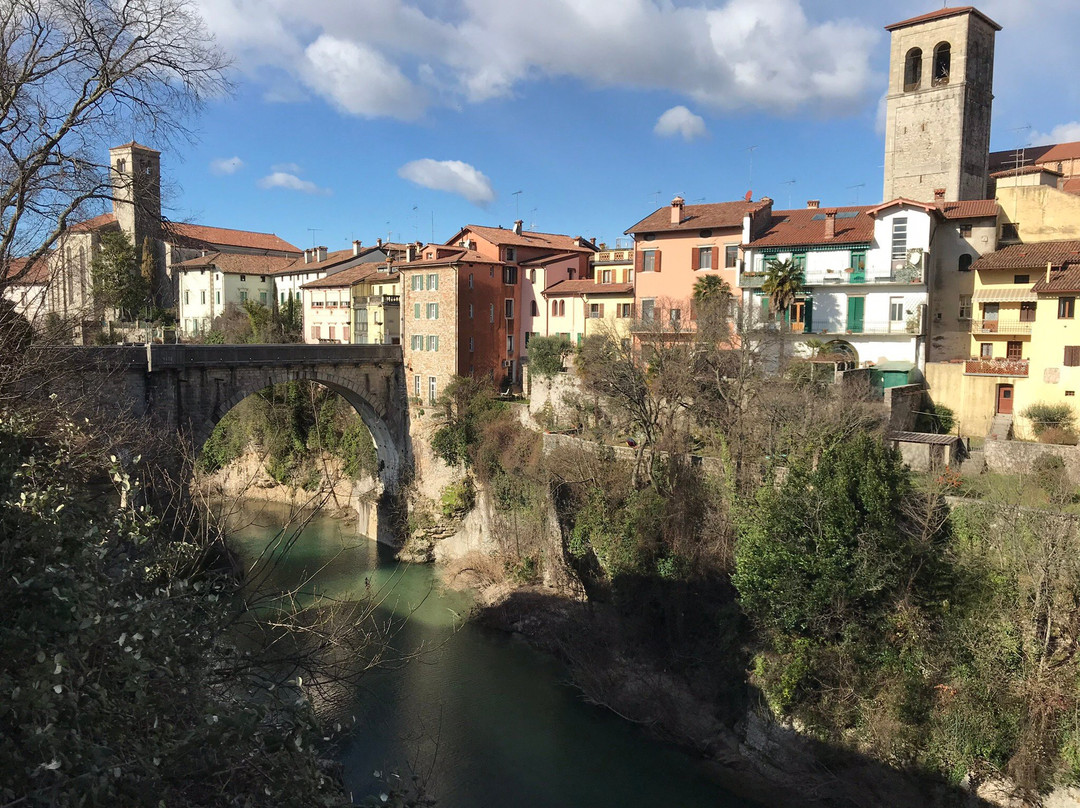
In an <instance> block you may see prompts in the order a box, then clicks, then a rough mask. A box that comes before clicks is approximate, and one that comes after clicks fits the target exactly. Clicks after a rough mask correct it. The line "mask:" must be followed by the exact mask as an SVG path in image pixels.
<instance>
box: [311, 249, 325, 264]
mask: <svg viewBox="0 0 1080 808" xmlns="http://www.w3.org/2000/svg"><path fill="white" fill-rule="evenodd" d="M312 252H313V253H315V261H316V262H318V261H325V260H326V247H316V248H315V249H314V250H312Z"/></svg>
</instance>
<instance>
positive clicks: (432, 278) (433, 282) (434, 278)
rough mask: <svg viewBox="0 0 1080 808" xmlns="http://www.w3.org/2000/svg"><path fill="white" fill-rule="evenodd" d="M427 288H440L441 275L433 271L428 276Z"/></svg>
mask: <svg viewBox="0 0 1080 808" xmlns="http://www.w3.org/2000/svg"><path fill="white" fill-rule="evenodd" d="M427 288H428V289H429V290H433V289H438V288H439V276H438V274H437V273H434V272H433V273H431V274H430V275H428V276H427Z"/></svg>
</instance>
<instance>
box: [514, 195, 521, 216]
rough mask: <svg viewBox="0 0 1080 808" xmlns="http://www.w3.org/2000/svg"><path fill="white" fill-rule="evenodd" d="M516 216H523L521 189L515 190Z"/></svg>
mask: <svg viewBox="0 0 1080 808" xmlns="http://www.w3.org/2000/svg"><path fill="white" fill-rule="evenodd" d="M513 197H514V216H515V217H517V218H518V219H520V218H521V191H514V193H513Z"/></svg>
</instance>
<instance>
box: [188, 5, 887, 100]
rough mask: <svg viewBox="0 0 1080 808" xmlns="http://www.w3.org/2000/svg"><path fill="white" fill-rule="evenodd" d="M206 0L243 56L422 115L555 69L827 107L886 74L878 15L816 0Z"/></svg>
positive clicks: (710, 95)
mask: <svg viewBox="0 0 1080 808" xmlns="http://www.w3.org/2000/svg"><path fill="white" fill-rule="evenodd" d="M199 2H200V4H201V6H202V9H203V12H204V14H205V15H206V17H207V21H208V24H209V25H210V27H211V29H213V30H215V32H216V34H217V37H218V40H219V41H220V42H221V44H222V45H223V46H225V47H226V48H228V49H229V51H230V52H231V53H233V54H234V55H235V56H236V59H237V62H238V64H239V65H240V67H241V69H243V70H245V71H247V72H248V73H250V74H252V75H255V76H259V77H261V78H262V79H263V80H264V81H265V82H272V83H273V84H274V85H275V86H284V85H286V84H287V83H288V82H287V80H292V81H297V82H300V83H302V84H303V85H305V86H306V87H307V88H308V89H309V91H313V92H315V93H317V94H318V95H319V96H321V97H323V98H324V99H326V100H328V101H330V102H331V103H333V104H334V105H335V106H336V107H338V108H339V109H340V110H342V111H343V112H346V113H348V114H353V115H358V116H362V117H392V118H398V119H401V120H407V121H409V120H416V119H418V118H420V117H422V115H423V113H424V111H425V110H426V108H427V107H428V106H430V105H431V104H440V105H447V106H457V105H459V104H460V103H461V102H462V101H466V102H481V101H485V100H488V99H492V98H499V97H506V96H510V95H513V94H514V93H515V92H517V91H518V90H519V88H520V87H521V85H523V84H524V83H526V82H529V81H534V80H542V79H546V78H566V77H569V78H572V79H576V80H578V81H580V82H582V83H584V84H586V85H588V86H591V87H594V88H597V89H603V88H612V87H615V88H623V89H627V88H629V89H642V90H660V91H666V92H671V93H675V94H678V95H681V96H683V97H684V98H688V99H692V100H694V101H695V102H696V103H698V104H701V105H705V106H708V107H710V108H713V109H721V108H723V109H731V108H757V109H766V110H770V111H776V110H783V111H794V110H796V109H808V110H812V111H814V112H826V113H827V112H830V111H844V112H849V111H853V110H856V109H859V108H860V107H861V106H862V105H863V104H864V103H865V102H866V101H867V95H868V93H869V92H870V91H871V88H876V87H877V86H879V85H880V84H881V83H883V78H882V77H881V76H878V75H875V74H874V72H873V70H872V69H871V67H870V55H871V53H872V52H874V53H876V52H877V49H880V46H881V43H882V40H883V39H884V37H883V35H882V34H881V32H880V30H879V28H880V25H879V21H877V20H875V21H873V22H855V21H851V20H835V21H827V22H818V21H816V20H811V19H809V18H808V17H807V15H806V13H805V11H804V5H807V6H809V3H807V2H806V0H720V2H718V3H712V4H703V5H700V6H699V5H694V6H690V5H683V4H678V3H672V2H668V1H667V0H589V2H587V3H583V2H581V1H580V0H545V2H544V3H543V4H542V6H543V12H542V13H537V6H536V4H535V3H533V2H528V3H527V2H526V0H442V1H440V2H429V3H415V2H410V0H365V2H363V3H355V4H342V3H340V2H337V1H336V0H308V2H305V3H303V4H300V3H293V2H291V1H290V0H261V2H260V4H259V13H258V14H255V15H252V14H250V13H247V11H245V9H247V8H248V0H199ZM709 5H712V6H713V7H711V8H710V7H708V6H709ZM252 16H254V17H257V18H258V19H257V20H256V21H255V22H254V23H253V24H252V25H250V26H249V27H245V25H244V22H245V21H246V20H249V18H251V17H252ZM330 32H332V33H330ZM275 94H276V93H275Z"/></svg>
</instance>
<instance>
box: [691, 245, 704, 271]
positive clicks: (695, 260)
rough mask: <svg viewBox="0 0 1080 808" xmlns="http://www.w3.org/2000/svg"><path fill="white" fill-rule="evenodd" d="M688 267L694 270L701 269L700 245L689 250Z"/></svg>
mask: <svg viewBox="0 0 1080 808" xmlns="http://www.w3.org/2000/svg"><path fill="white" fill-rule="evenodd" d="M706 249H708V248H706ZM690 269H692V270H693V271H694V272H697V271H698V270H699V269H701V248H700V247H694V249H692V250H691V251H690Z"/></svg>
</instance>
